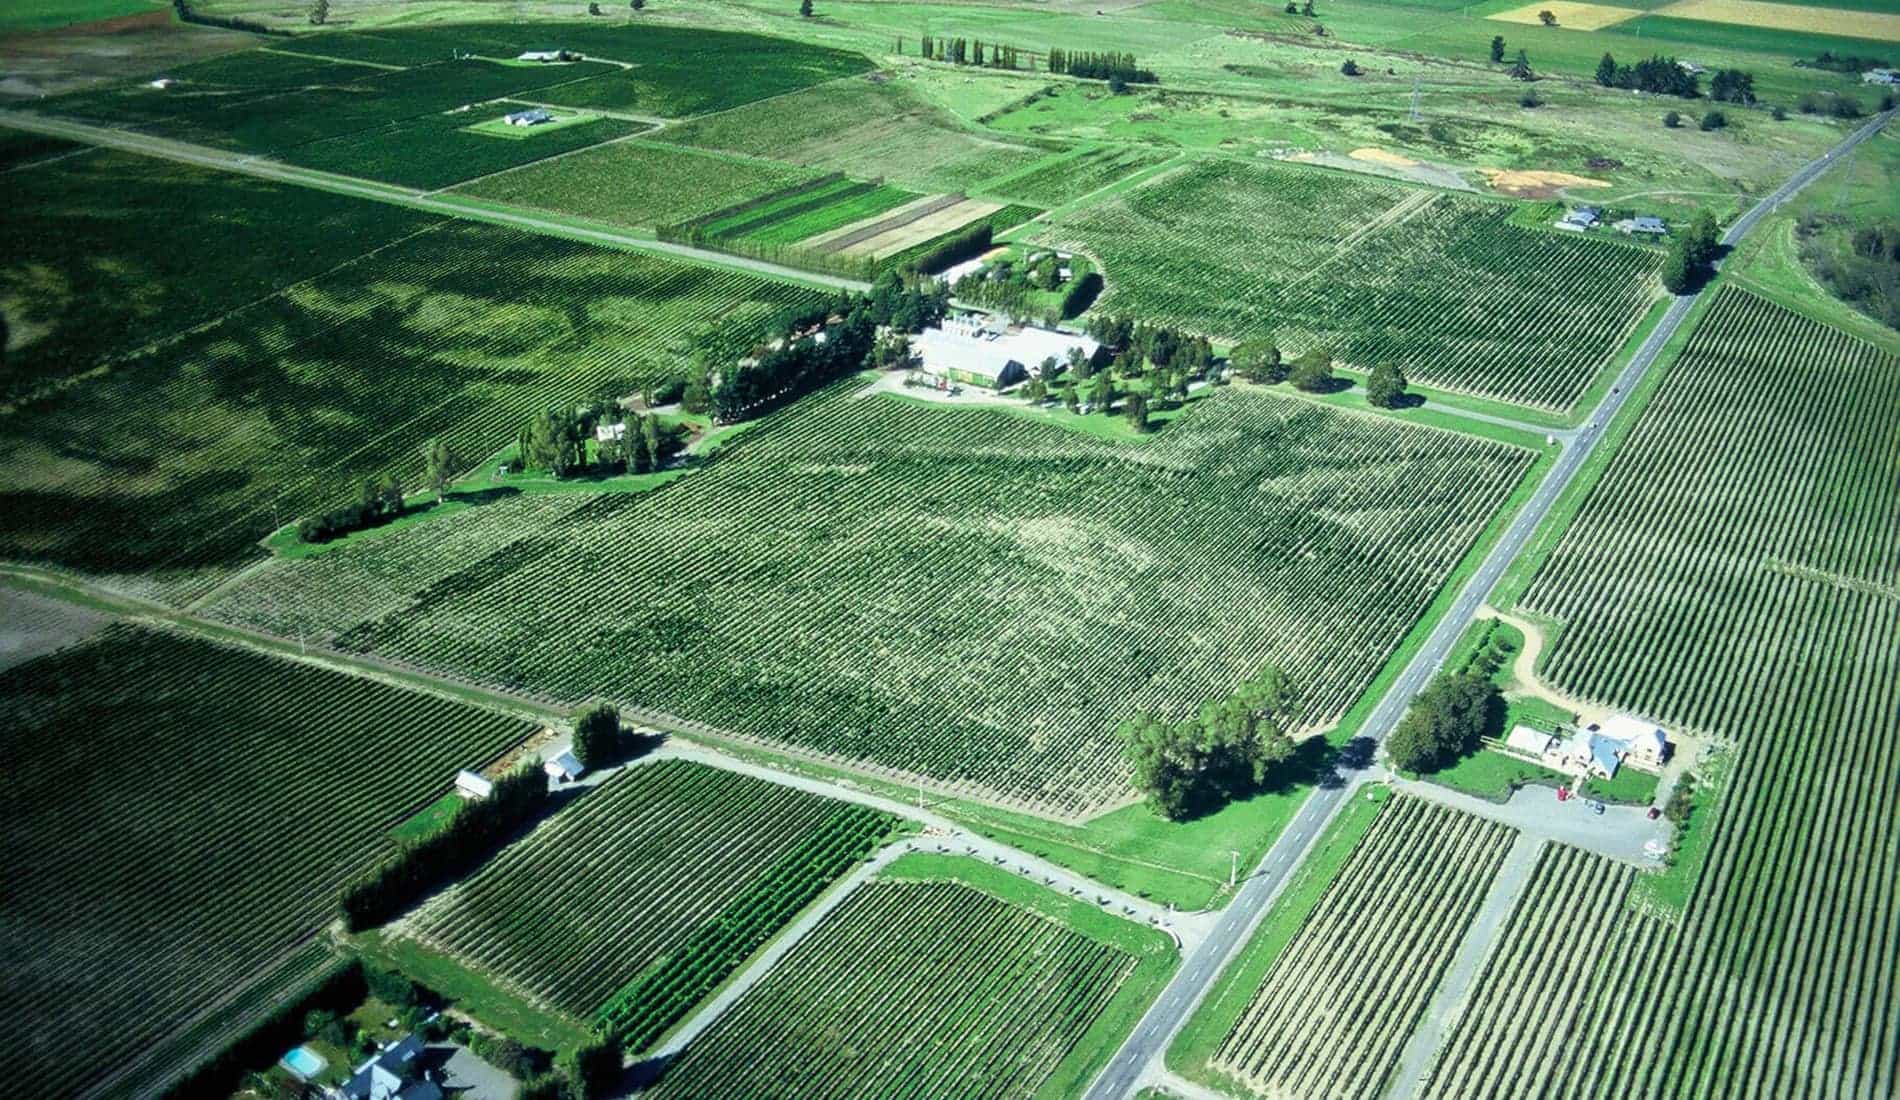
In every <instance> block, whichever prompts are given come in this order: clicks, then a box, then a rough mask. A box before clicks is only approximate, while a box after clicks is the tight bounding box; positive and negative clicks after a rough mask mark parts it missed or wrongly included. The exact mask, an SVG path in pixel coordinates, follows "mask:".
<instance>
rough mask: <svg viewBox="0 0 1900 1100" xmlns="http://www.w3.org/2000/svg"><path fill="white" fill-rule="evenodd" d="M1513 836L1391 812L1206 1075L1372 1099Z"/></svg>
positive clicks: (1459, 818)
mask: <svg viewBox="0 0 1900 1100" xmlns="http://www.w3.org/2000/svg"><path fill="white" fill-rule="evenodd" d="M1511 835H1512V834H1511V830H1510V829H1509V828H1507V827H1506V826H1503V825H1499V824H1496V823H1495V822H1489V821H1485V820H1483V819H1481V818H1477V817H1472V816H1470V815H1469V814H1462V813H1459V812H1458V811H1456V810H1450V809H1446V808H1444V807H1440V806H1435V805H1433V804H1431V803H1428V802H1423V801H1420V800H1418V799H1414V798H1407V797H1399V798H1395V799H1393V800H1392V801H1391V802H1389V803H1388V804H1387V805H1386V807H1385V808H1384V809H1383V810H1381V811H1380V813H1379V816H1378V818H1377V819H1376V820H1375V821H1374V822H1373V824H1372V828H1371V830H1370V831H1368V832H1367V833H1366V836H1365V839H1364V840H1362V841H1360V843H1359V848H1358V849H1357V850H1356V851H1355V852H1354V853H1353V855H1352V858H1351V860H1350V861H1348V862H1347V864H1346V866H1345V867H1344V868H1342V869H1341V871H1340V874H1339V877H1338V879H1336V880H1335V881H1334V882H1333V884H1332V885H1331V886H1330V887H1328V888H1327V891H1326V894H1325V896H1324V897H1322V898H1321V899H1320V903H1319V906H1318V907H1317V908H1316V909H1314V910H1313V913H1312V915H1311V916H1310V917H1308V918H1307V920H1306V924H1305V925H1304V926H1303V927H1302V928H1301V929H1300V931H1299V934H1298V935H1297V936H1295V937H1294V939H1293V941H1292V942H1291V943H1289V944H1288V945H1287V947H1286V950H1285V951H1284V953H1282V954H1281V956H1280V957H1279V958H1278V959H1277V960H1275V962H1274V964H1273V969H1272V970H1270V971H1268V973H1267V977H1266V981H1265V982H1263V983H1262V984H1261V986H1260V990H1259V992H1257V993H1256V994H1254V998H1253V1001H1252V1002H1251V1003H1250V1004H1249V1005H1248V1006H1247V1009H1246V1011H1245V1012H1243V1013H1242V1014H1241V1016H1240V1019H1239V1020H1237V1021H1236V1022H1235V1024H1234V1029H1233V1031H1232V1032H1230V1033H1229V1034H1228V1036H1227V1038H1226V1039H1225V1040H1223V1041H1222V1043H1221V1046H1220V1049H1219V1051H1218V1052H1217V1053H1216V1054H1215V1057H1214V1062H1213V1065H1214V1067H1215V1068H1216V1069H1218V1070H1220V1071H1221V1072H1223V1073H1226V1074H1230V1075H1232V1076H1233V1077H1235V1078H1236V1079H1239V1080H1241V1081H1244V1082H1246V1083H1247V1084H1248V1086H1249V1087H1251V1088H1253V1089H1254V1090H1256V1091H1258V1092H1261V1093H1263V1094H1268V1095H1287V1096H1338V1097H1357V1096H1376V1095H1378V1093H1379V1091H1380V1090H1381V1089H1382V1088H1383V1087H1384V1084H1385V1081H1386V1077H1387V1075H1388V1074H1390V1073H1391V1072H1392V1069H1393V1066H1394V1065H1395V1064H1396V1063H1397V1062H1398V1058H1399V1051H1400V1048H1401V1047H1403V1045H1404V1043H1405V1040H1406V1037H1407V1036H1408V1035H1410V1034H1411V1031H1412V1026H1413V1024H1414V1023H1415V1022H1416V1021H1417V1019H1418V1016H1419V1014H1420V1013H1421V1012H1423V1011H1424V1008H1425V1004H1426V1002H1427V1001H1428V1000H1430V999H1431V995H1432V990H1433V988H1434V987H1435V986H1436V985H1437V984H1438V979H1439V977H1440V975H1442V974H1443V973H1444V969H1445V967H1446V966H1448V965H1449V964H1450V962H1451V958H1452V956H1453V954H1455V953H1456V952H1457V950H1458V945H1459V943H1460V942H1461V941H1462V940H1463V938H1464V933H1465V929H1466V928H1467V926H1469V924H1470V923H1471V919H1472V917H1473V916H1474V915H1476V913H1477V910H1478V906H1479V904H1480V903H1481V902H1482V901H1483V900H1484V895H1485V891H1486V890H1487V889H1489V887H1490V884H1491V878H1492V876H1493V875H1494V874H1495V873H1496V872H1497V868H1498V864H1499V863H1500V862H1501V861H1502V860H1503V859H1504V853H1505V851H1506V850H1507V849H1508V848H1509V847H1510V844H1511Z"/></svg>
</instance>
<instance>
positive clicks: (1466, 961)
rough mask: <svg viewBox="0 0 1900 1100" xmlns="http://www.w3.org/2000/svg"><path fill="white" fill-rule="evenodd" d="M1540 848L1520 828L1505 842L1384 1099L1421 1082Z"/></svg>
mask: <svg viewBox="0 0 1900 1100" xmlns="http://www.w3.org/2000/svg"><path fill="white" fill-rule="evenodd" d="M1543 850H1544V842H1543V841H1542V840H1539V839H1537V838H1535V837H1531V836H1527V835H1525V834H1523V833H1519V834H1518V835H1517V839H1515V840H1513V841H1512V842H1511V850H1510V851H1509V852H1507V853H1505V856H1504V862H1503V864H1502V865H1500V866H1499V867H1498V873H1497V875H1496V877H1494V878H1493V879H1492V880H1491V888H1490V889H1489V890H1487V891H1486V892H1485V895H1484V902H1483V904H1481V905H1479V906H1478V913H1477V916H1475V917H1473V918H1472V920H1471V927H1470V928H1469V929H1467V930H1466V932H1465V938H1464V939H1463V941H1461V942H1460V943H1459V944H1458V953H1457V954H1456V955H1453V956H1452V959H1451V965H1450V966H1449V967H1448V968H1446V970H1445V976H1444V978H1443V979H1442V980H1440V981H1439V983H1438V989H1437V990H1436V991H1434V992H1433V993H1432V999H1431V1001H1430V1002H1429V1003H1428V1004H1426V1006H1425V1014H1424V1015H1423V1016H1421V1017H1420V1018H1419V1022H1418V1027H1416V1028H1414V1029H1413V1030H1412V1037H1411V1038H1410V1039H1409V1040H1407V1041H1406V1044H1405V1050H1404V1051H1403V1052H1402V1053H1401V1054H1400V1055H1399V1067H1398V1071H1397V1073H1396V1074H1395V1075H1394V1076H1393V1078H1392V1085H1391V1088H1390V1090H1389V1091H1388V1092H1387V1093H1386V1094H1385V1100H1412V1097H1414V1096H1417V1095H1418V1090H1419V1086H1421V1085H1423V1084H1424V1083H1425V1074H1426V1073H1427V1072H1428V1071H1430V1069H1431V1068H1432V1056H1433V1055H1435V1054H1437V1053H1438V1048H1439V1047H1440V1046H1441V1045H1442V1044H1443V1043H1444V1041H1445V1033H1446V1032H1447V1031H1449V1030H1450V1028H1451V1023H1452V1021H1453V1020H1456V1019H1457V1018H1458V1017H1459V1015H1461V1014H1462V1011H1463V1008H1464V1004H1465V1000H1466V998H1468V997H1470V996H1471V987H1472V986H1474V985H1476V984H1477V981H1478V975H1479V973H1480V972H1482V970H1483V969H1484V964H1485V963H1486V962H1487V961H1488V960H1489V959H1490V958H1491V953H1492V951H1494V950H1495V949H1496V948H1497V943H1498V934H1499V933H1500V932H1502V931H1503V930H1504V922H1505V920H1506V919H1507V918H1508V917H1510V915H1511V911H1512V910H1513V909H1515V908H1517V899H1518V898H1520V897H1522V896H1523V894H1524V887H1525V886H1526V885H1528V884H1529V883H1530V880H1531V872H1532V871H1534V870H1536V869H1537V857H1538V855H1539V854H1540V853H1542V852H1543Z"/></svg>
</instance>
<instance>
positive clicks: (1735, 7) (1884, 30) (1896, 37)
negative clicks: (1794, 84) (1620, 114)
mask: <svg viewBox="0 0 1900 1100" xmlns="http://www.w3.org/2000/svg"><path fill="white" fill-rule="evenodd" d="M1650 14H1652V15H1665V16H1668V17H1670V18H1671V19H1700V20H1703V21H1704V22H1708V23H1738V24H1740V25H1742V26H1745V27H1767V28H1769V29H1770V30H1777V31H1808V32H1810V33H1812V32H1816V31H1825V32H1826V33H1828V34H1844V35H1849V36H1851V37H1854V38H1878V39H1881V40H1884V41H1887V42H1900V15H1890V14H1887V13H1884V12H1873V11H1848V10H1847V9H1845V8H1810V7H1807V6H1805V5H1799V4H1770V3H1765V2H1764V0H1677V2H1676V3H1674V4H1668V5H1665V6H1663V7H1660V8H1657V9H1656V10H1655V11H1653V12H1651V13H1650Z"/></svg>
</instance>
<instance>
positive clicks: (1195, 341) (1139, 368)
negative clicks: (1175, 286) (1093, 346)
mask: <svg viewBox="0 0 1900 1100" xmlns="http://www.w3.org/2000/svg"><path fill="white" fill-rule="evenodd" d="M1088 334H1089V335H1090V336H1093V337H1094V338H1095V339H1096V340H1098V341H1100V342H1101V343H1102V345H1103V346H1104V347H1106V348H1108V349H1109V350H1110V352H1111V353H1112V357H1111V359H1110V361H1109V369H1110V370H1113V371H1114V372H1116V373H1117V374H1120V375H1122V376H1124V377H1132V376H1140V375H1148V374H1154V373H1157V372H1161V373H1168V374H1173V373H1177V372H1178V373H1180V374H1183V375H1185V376H1186V377H1187V378H1188V379H1189V380H1193V379H1196V378H1204V377H1206V376H1207V372H1208V371H1209V370H1211V369H1213V366H1214V345H1213V344H1210V343H1209V342H1208V340H1207V338H1206V337H1205V336H1195V335H1191V334H1188V333H1182V332H1179V331H1177V330H1175V329H1171V328H1168V327H1166V326H1164V325H1151V324H1148V323H1147V322H1144V321H1136V320H1135V319H1134V318H1132V317H1116V316H1111V315H1107V314H1104V315H1102V316H1099V317H1093V318H1090V320H1089V324H1088Z"/></svg>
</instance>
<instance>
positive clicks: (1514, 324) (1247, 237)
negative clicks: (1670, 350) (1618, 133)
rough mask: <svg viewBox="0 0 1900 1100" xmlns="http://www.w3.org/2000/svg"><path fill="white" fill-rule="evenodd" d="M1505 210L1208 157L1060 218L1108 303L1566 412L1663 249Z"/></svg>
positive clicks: (1618, 339)
mask: <svg viewBox="0 0 1900 1100" xmlns="http://www.w3.org/2000/svg"><path fill="white" fill-rule="evenodd" d="M1506 215H1507V208H1506V207H1503V206H1499V205H1495V204H1492V203H1487V202H1482V201H1478V200H1474V199H1468V198H1461V197H1458V196H1455V195H1450V194H1440V193H1436V192H1430V191H1423V190H1419V189H1415V188H1407V187H1402V186H1400V185H1397V184H1389V183H1384V182H1374V181H1370V180H1349V179H1345V178H1342V177H1341V176H1339V175H1338V174H1330V175H1325V174H1319V173H1314V172H1309V171H1305V170H1302V169H1296V168H1290V167H1285V166H1275V165H1266V164H1246V163H1240V162H1228V161H1209V162H1203V163H1201V164H1198V165H1196V166H1194V167H1192V168H1189V169H1186V170H1183V171H1178V172H1170V173H1167V174H1164V175H1161V176H1157V177H1155V179H1153V180H1150V181H1147V182H1145V183H1143V184H1142V185H1141V186H1140V187H1137V188H1135V189H1134V190H1132V191H1129V192H1127V193H1126V194H1123V195H1119V196H1117V197H1115V198H1114V199H1112V200H1111V201H1108V202H1105V203H1100V204H1097V205H1092V206H1088V207H1085V208H1083V209H1081V210H1078V211H1075V212H1072V213H1070V214H1067V215H1065V216H1062V217H1060V218H1058V219H1056V221H1055V222H1054V223H1053V225H1052V227H1051V228H1049V229H1047V230H1045V231H1044V232H1043V234H1042V237H1041V239H1042V240H1043V241H1044V243H1047V244H1055V245H1062V246H1066V247H1072V248H1076V249H1080V250H1082V251H1085V252H1087V253H1089V254H1090V255H1092V256H1094V257H1096V258H1097V259H1099V260H1100V261H1101V262H1102V264H1103V265H1104V268H1105V270H1106V277H1107V280H1108V292H1107V294H1106V296H1105V298H1104V300H1103V303H1102V305H1103V308H1105V309H1107V310H1108V311H1110V312H1127V313H1133V314H1135V315H1137V316H1141V317H1147V318H1152V319H1155V320H1159V321H1165V322H1169V323H1173V324H1176V325H1179V326H1182V327H1184V328H1187V329H1189V330H1191V331H1196V332H1201V333H1205V334H1207V335H1209V336H1213V337H1216V338H1225V339H1236V340H1238V339H1251V338H1267V339H1272V340H1275V341H1277V342H1278V343H1279V345H1280V346H1281V347H1282V348H1283V350H1287V351H1300V350H1304V349H1305V348H1308V347H1311V346H1315V345H1322V346H1326V347H1329V348H1331V349H1332V351H1333V354H1334V355H1335V357H1336V358H1338V359H1340V360H1341V361H1342V362H1345V363H1348V364H1351V365H1353V366H1356V367H1360V368H1370V367H1372V366H1373V365H1375V364H1377V363H1379V362H1381V361H1384V360H1388V359H1389V360H1392V361H1394V362H1397V363H1398V364H1399V365H1400V366H1402V367H1403V368H1404V370H1405V372H1406V374H1407V375H1408V376H1409V377H1411V378H1412V379H1414V380H1415V381H1421V382H1426V383H1429V384H1431V385H1433V386H1437V387H1440V388H1443V389H1448V390H1454V391H1458V392H1463V393H1471V394H1476V395H1478V396H1482V397H1489V398H1495V399H1498V400H1503V401H1513V402H1517V403H1520V404H1525V405H1531V406H1535V407H1538V408H1543V409H1551V410H1559V411H1561V410H1565V409H1568V408H1569V407H1570V406H1571V405H1572V404H1573V403H1574V402H1575V401H1576V400H1577V398H1578V396H1579V395H1580V394H1581V393H1583V391H1584V390H1585V388H1586V387H1588V385H1589V384H1590V381H1591V379H1592V378H1593V377H1594V376H1595V375H1596V374H1597V373H1598V372H1599V370H1600V369H1601V368H1602V367H1603V366H1604V365H1605V364H1606V363H1607V362H1608V361H1609V358H1610V356H1611V354H1612V353H1613V352H1614V351H1615V350H1616V348H1617V347H1618V346H1619V345H1620V344H1621V343H1622V342H1623V338H1624V337H1625V336H1626V335H1627V334H1628V332H1629V331H1630V329H1631V328H1632V326H1633V325H1634V324H1635V323H1636V321H1637V319H1638V318H1639V317H1640V316H1641V315H1642V313H1643V311H1644V310H1645V309H1646V308H1647V307H1648V306H1649V305H1650V303H1651V302H1652V301H1654V299H1655V296H1656V293H1657V287H1656V283H1655V280H1654V279H1653V278H1652V277H1651V275H1652V273H1653V272H1654V271H1655V270H1656V268H1657V266H1658V263H1659V254H1658V253H1655V252H1652V251H1650V250H1647V249H1643V248H1638V247H1634V246H1627V245H1621V244H1614V243H1610V242H1604V241H1590V240H1581V239H1576V238H1574V237H1568V236H1563V235H1559V234H1557V233H1553V232H1545V231H1543V230H1538V229H1527V228H1524V227H1522V226H1518V225H1514V224H1512V223H1510V222H1509V221H1507V220H1506Z"/></svg>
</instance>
